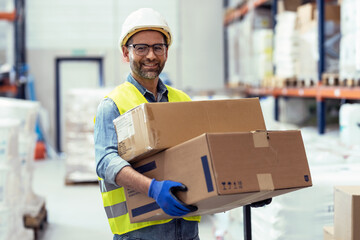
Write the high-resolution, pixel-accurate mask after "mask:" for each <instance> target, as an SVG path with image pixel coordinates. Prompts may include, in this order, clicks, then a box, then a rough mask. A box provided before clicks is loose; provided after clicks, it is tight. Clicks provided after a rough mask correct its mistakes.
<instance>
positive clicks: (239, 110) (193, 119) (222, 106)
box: [114, 98, 266, 161]
mask: <svg viewBox="0 0 360 240" xmlns="http://www.w3.org/2000/svg"><path fill="white" fill-rule="evenodd" d="M114 125H115V129H116V132H117V137H118V152H119V155H120V156H121V157H122V158H123V159H125V160H128V161H134V160H137V159H141V158H144V157H146V156H149V155H152V154H154V153H156V152H159V151H161V150H163V149H166V148H169V147H173V146H175V145H177V144H180V143H182V142H185V141H187V140H189V139H191V138H194V137H196V136H199V135H200V134H203V133H206V132H246V131H253V130H265V129H266V128H265V122H264V119H263V115H262V111H261V107H260V102H259V99H258V98H246V99H232V100H211V101H192V102H166V103H145V104H142V105H140V106H138V107H136V108H134V109H132V110H131V111H128V112H126V113H124V114H123V115H121V116H120V117H118V118H117V119H115V120H114Z"/></svg>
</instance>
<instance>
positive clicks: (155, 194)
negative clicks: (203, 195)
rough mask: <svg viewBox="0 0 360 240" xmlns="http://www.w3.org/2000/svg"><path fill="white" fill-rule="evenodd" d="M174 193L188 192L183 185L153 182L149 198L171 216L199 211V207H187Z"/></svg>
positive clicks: (169, 182) (172, 182) (171, 182)
mask: <svg viewBox="0 0 360 240" xmlns="http://www.w3.org/2000/svg"><path fill="white" fill-rule="evenodd" d="M174 191H187V188H186V186H185V185H183V184H182V183H178V182H174V181H170V180H165V181H156V180H155V179H153V180H152V181H151V184H150V187H149V192H148V196H149V197H151V198H153V199H155V200H156V202H157V204H158V205H159V206H160V207H161V209H162V210H164V212H165V213H166V214H168V215H170V216H183V215H186V214H188V213H189V212H193V211H196V210H197V207H195V206H191V205H186V204H185V203H183V202H182V201H180V200H179V199H178V198H177V197H176V196H175V195H174V194H173V192H174Z"/></svg>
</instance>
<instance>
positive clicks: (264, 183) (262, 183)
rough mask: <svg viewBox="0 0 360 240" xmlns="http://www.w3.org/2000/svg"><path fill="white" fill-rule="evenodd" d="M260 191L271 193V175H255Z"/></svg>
mask: <svg viewBox="0 0 360 240" xmlns="http://www.w3.org/2000/svg"><path fill="white" fill-rule="evenodd" d="M256 176H257V179H258V183H259V189H260V191H269V190H270V191H273V190H274V189H275V187H274V183H273V179H272V175H271V173H262V174H257V175H256Z"/></svg>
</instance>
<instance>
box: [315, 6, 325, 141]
mask: <svg viewBox="0 0 360 240" xmlns="http://www.w3.org/2000/svg"><path fill="white" fill-rule="evenodd" d="M316 3H317V9H318V46H319V63H318V80H319V81H321V78H322V74H323V72H324V70H325V49H324V39H325V34H324V25H325V2H324V0H317V1H316ZM317 122H318V131H319V133H320V134H324V133H325V127H326V126H325V125H326V114H325V99H322V98H320V99H317Z"/></svg>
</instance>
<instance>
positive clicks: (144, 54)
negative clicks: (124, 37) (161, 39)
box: [126, 43, 168, 56]
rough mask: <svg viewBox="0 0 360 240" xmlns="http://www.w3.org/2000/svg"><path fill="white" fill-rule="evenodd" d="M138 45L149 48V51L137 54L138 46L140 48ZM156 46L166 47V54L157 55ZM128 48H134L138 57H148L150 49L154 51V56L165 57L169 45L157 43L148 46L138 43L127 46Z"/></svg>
mask: <svg viewBox="0 0 360 240" xmlns="http://www.w3.org/2000/svg"><path fill="white" fill-rule="evenodd" d="M138 45H143V46H144V47H146V48H147V51H146V52H144V53H143V54H138V53H137V50H136V46H138ZM156 46H164V47H165V48H164V52H163V53H162V54H157V53H156V52H155V50H154V47H156ZM126 47H132V48H134V50H135V53H136V54H137V55H139V56H146V55H147V54H148V53H149V51H150V48H152V49H153V52H154V54H155V55H156V56H163V55H165V53H166V50H167V48H168V45H167V44H166V43H155V44H152V45H149V44H146V43H136V44H129V45H126Z"/></svg>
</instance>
